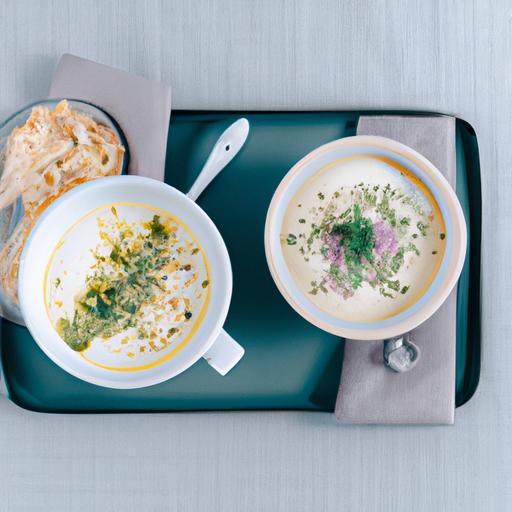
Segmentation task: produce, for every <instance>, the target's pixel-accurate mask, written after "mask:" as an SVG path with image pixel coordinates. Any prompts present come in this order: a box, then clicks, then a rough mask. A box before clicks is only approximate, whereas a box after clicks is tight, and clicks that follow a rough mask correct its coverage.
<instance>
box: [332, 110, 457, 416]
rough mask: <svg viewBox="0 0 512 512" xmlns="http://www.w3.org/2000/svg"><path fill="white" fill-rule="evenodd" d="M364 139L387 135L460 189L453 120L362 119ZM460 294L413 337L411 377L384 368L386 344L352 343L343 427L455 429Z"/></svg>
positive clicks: (339, 408)
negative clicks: (415, 357) (416, 351)
mask: <svg viewBox="0 0 512 512" xmlns="http://www.w3.org/2000/svg"><path fill="white" fill-rule="evenodd" d="M357 133H358V135H381V136H384V137H389V138H391V139H395V140H397V141H399V142H402V143H404V144H407V145H408V146H410V147H412V148H413V149H415V150H416V151H418V152H419V153H421V154H423V155H424V156H425V157H427V158H428V159H429V160H430V161H431V162H432V163H433V164H434V165H435V166H436V167H437V168H438V169H439V170H440V171H441V172H442V173H443V174H444V175H445V177H446V178H447V179H448V181H449V182H450V184H451V185H452V186H453V187H455V173H456V166H455V119H454V118H453V117H420V116H362V117H361V118H360V119H359V124H358V127H357ZM455 328H456V292H455V291H454V292H452V294H451V295H450V297H449V298H448V300H447V301H446V302H445V303H444V304H443V306H442V307H441V308H440V309H439V310H438V311H437V313H436V314H435V315H434V316H432V317H431V318H430V319H429V320H427V321H426V322H425V323H424V324H422V325H421V326H420V327H418V328H417V329H415V330H414V331H413V332H412V334H411V339H412V340H413V341H414V343H416V345H418V346H419V348H420V350H421V358H420V360H419V361H418V364H417V365H416V366H415V367H414V368H413V369H412V370H411V371H409V372H407V373H401V374H399V373H395V372H393V371H392V370H390V369H388V368H386V367H385V366H384V365H383V359H382V348H383V344H382V342H381V341H356V340H347V341H346V345H345V356H344V360H343V370H342V374H341V381H340V387H339V391H338V398H337V401H336V408H335V414H336V418H337V419H338V421H340V422H341V423H363V424H368V423H383V424H386V423H388V424H392V423H393V424H396V423H399V424H405V423H418V424H453V421H454V412H455Z"/></svg>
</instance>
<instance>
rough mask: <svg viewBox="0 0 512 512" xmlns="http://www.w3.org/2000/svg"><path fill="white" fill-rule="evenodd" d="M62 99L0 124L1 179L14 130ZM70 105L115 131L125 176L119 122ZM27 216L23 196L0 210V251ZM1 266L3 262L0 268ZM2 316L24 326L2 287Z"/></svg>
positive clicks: (48, 101)
mask: <svg viewBox="0 0 512 512" xmlns="http://www.w3.org/2000/svg"><path fill="white" fill-rule="evenodd" d="M61 100H62V98H56V99H46V100H41V101H35V102H33V103H30V104H29V105H27V106H25V107H23V108H22V109H21V110H19V111H18V112H15V113H14V114H12V115H11V116H9V117H8V118H7V119H6V120H5V121H3V122H2V123H1V124H0V177H1V176H2V173H3V170H4V149H5V145H6V143H7V139H8V137H9V135H10V134H11V132H12V131H13V130H14V128H17V127H19V126H23V125H24V124H25V122H26V121H27V119H28V118H29V117H30V114H31V112H32V108H33V107H35V106H38V105H45V106H47V107H49V108H52V109H53V108H55V106H56V105H57V103H59V101H61ZM68 102H69V104H70V105H71V107H72V108H74V109H76V110H79V111H81V112H83V113H84V114H87V115H89V116H90V117H92V118H93V119H94V120H95V121H96V122H98V123H100V124H103V125H105V126H108V127H109V128H110V129H111V130H113V132H114V133H115V134H116V135H117V137H118V139H119V141H120V142H121V144H122V145H123V146H124V147H125V150H126V151H125V155H124V159H123V169H122V173H123V174H125V173H126V169H127V166H128V160H129V157H128V146H127V144H126V138H125V137H124V134H123V132H122V131H121V129H120V127H119V125H118V124H117V122H116V121H115V120H114V119H113V118H112V117H111V116H110V115H109V114H107V113H106V112H105V111H104V110H102V109H101V108H99V107H97V106H95V105H93V104H91V103H87V102H85V101H81V100H69V99H68ZM23 215H24V211H23V204H22V201H21V197H18V199H17V200H16V201H15V202H14V203H12V204H11V205H10V206H7V207H6V208H4V209H2V210H0V251H1V250H2V249H3V247H4V245H5V243H6V242H7V240H8V239H9V237H10V236H11V234H12V233H13V231H14V229H15V228H16V225H17V224H18V222H19V221H20V220H21V219H22V217H23ZM1 264H2V263H1V262H0V265H1ZM0 316H2V317H3V318H6V319H7V320H10V321H12V322H15V323H17V324H20V325H24V322H23V317H22V315H21V311H20V308H19V305H18V304H16V303H14V302H13V301H12V300H11V299H10V298H9V297H8V296H7V295H6V294H5V293H4V292H3V290H2V288H1V287H0Z"/></svg>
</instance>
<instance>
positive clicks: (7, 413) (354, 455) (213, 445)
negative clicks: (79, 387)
mask: <svg viewBox="0 0 512 512" xmlns="http://www.w3.org/2000/svg"><path fill="white" fill-rule="evenodd" d="M64 52H70V53H74V54H77V55H81V56H83V57H87V58H90V59H94V60H97V61H99V62H102V63H105V64H109V65H112V66H116V67H119V68H122V69H125V70H128V71H132V72H135V73H139V74H141V75H144V76H147V77H149V78H154V79H161V80H164V81H167V82H169V83H171V84H172V86H173V106H174V108H220V109H229V108H235V109H244V108H247V109H278V108H286V109H331V108H338V109H342V108H357V107H368V108H390V107H393V108H394V107H397V108H413V109H425V110H439V111H444V112H451V113H456V114H458V115H460V116H462V117H463V118H465V119H467V120H468V121H470V122H471V123H472V124H473V125H474V127H475V128H476V131H477V133H478V136H479V141H480V151H481V164H482V178H483V201H484V220H483V230H484V240H483V311H482V316H483V343H484V349H483V358H482V375H481V383H480V387H479V390H478V392H477V393H476V395H475V396H474V397H473V399H472V400H471V401H470V402H469V403H468V404H466V405H465V406H463V407H462V408H461V409H459V410H457V412H456V424H455V426H454V427H383V426H380V427H379V426H377V427H375V426H374V427H360V426H359V427H358V426H354V427H342V426H339V425H337V424H336V423H335V422H334V418H333V416H332V415H330V414H322V413H299V412H296V413H293V412H291V413H290V412H268V413H261V412H258V413H212V414H202V413H201V414H199V413H198V414H160V415H122V416H121V415H117V416H116V415H111V416H109V415H100V416H85V415H76V416H71V415H70V416H62V415H44V414H37V413H30V412H26V411H24V410H21V409H19V408H18V407H16V406H15V405H13V404H12V403H10V402H8V401H7V400H6V399H5V398H1V399H0V510H1V511H9V512H11V511H21V510H26V511H36V510H37V511H38V510H45V511H52V512H57V511H66V512H70V511H78V510H83V511H91V510H98V511H105V512H106V511H121V510H122V511H132V510H141V511H150V510H151V511H152V510H180V511H181V510H186V511H195V510H201V511H206V510H208V511H210V510H211V511H221V510H222V511H228V510H235V511H242V510H243V511H256V510H261V511H273V510H280V511H281V510H283V511H284V510H290V511H314V510H318V511H324V510H325V511H327V510H329V511H330V510H333V511H334V510H336V511H340V510H347V511H372V512H373V511H393V512H395V511H409V510H415V511H416V512H422V511H450V512H452V511H485V512H494V511H500V512H501V511H507V510H512V443H511V441H512V440H511V435H510V433H511V427H512V387H511V386H510V381H509V373H510V372H511V370H512V351H511V350H510V349H509V348H508V347H509V345H510V343H511V341H512V333H511V321H512V271H511V269H510V265H511V257H510V254H511V251H512V229H510V220H509V219H510V216H511V214H512V202H511V199H510V198H511V192H512V133H511V132H512V3H511V2H510V1H503V0H501V1H497V0H495V1H492V2H491V1H489V0H482V1H476V0H475V1H470V0H459V1H448V0H445V1H433V0H417V1H413V0H412V1H405V0H396V1H372V2H369V1H368V2H365V1H364V0H354V1H352V2H350V1H345V2H343V1H297V2H293V1H291V0H290V1H287V2H284V1H276V0H267V1H266V0H254V1H236V0H233V1H220V0H219V1H214V0H211V1H206V0H205V1H190V0H183V1H148V2H143V1H117V2H115V1H97V2H93V1H89V0H79V1H70V2H67V1H54V2H49V1H34V2H29V1H19V0H18V1H15V0H11V1H2V2H0V117H5V115H7V114H8V113H10V112H11V111H13V110H14V109H16V108H17V107H19V106H22V105H23V104H25V103H27V102H29V101H32V100H34V99H37V98H41V97H44V96H45V94H46V92H47V89H48V86H49V83H50V78H51V74H52V71H53V68H54V66H55V64H56V62H57V60H58V58H59V56H60V55H61V54H62V53H64Z"/></svg>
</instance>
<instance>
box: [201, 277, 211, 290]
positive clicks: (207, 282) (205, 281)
mask: <svg viewBox="0 0 512 512" xmlns="http://www.w3.org/2000/svg"><path fill="white" fill-rule="evenodd" d="M209 284H210V281H208V279H205V280H204V281H203V282H202V283H201V286H202V287H203V288H206V287H207V286H208V285H209Z"/></svg>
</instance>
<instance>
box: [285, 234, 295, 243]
mask: <svg viewBox="0 0 512 512" xmlns="http://www.w3.org/2000/svg"><path fill="white" fill-rule="evenodd" d="M286 243H287V244H288V245H295V244H296V243H297V237H296V236H295V235H294V234H293V233H289V234H288V237H287V238H286Z"/></svg>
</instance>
